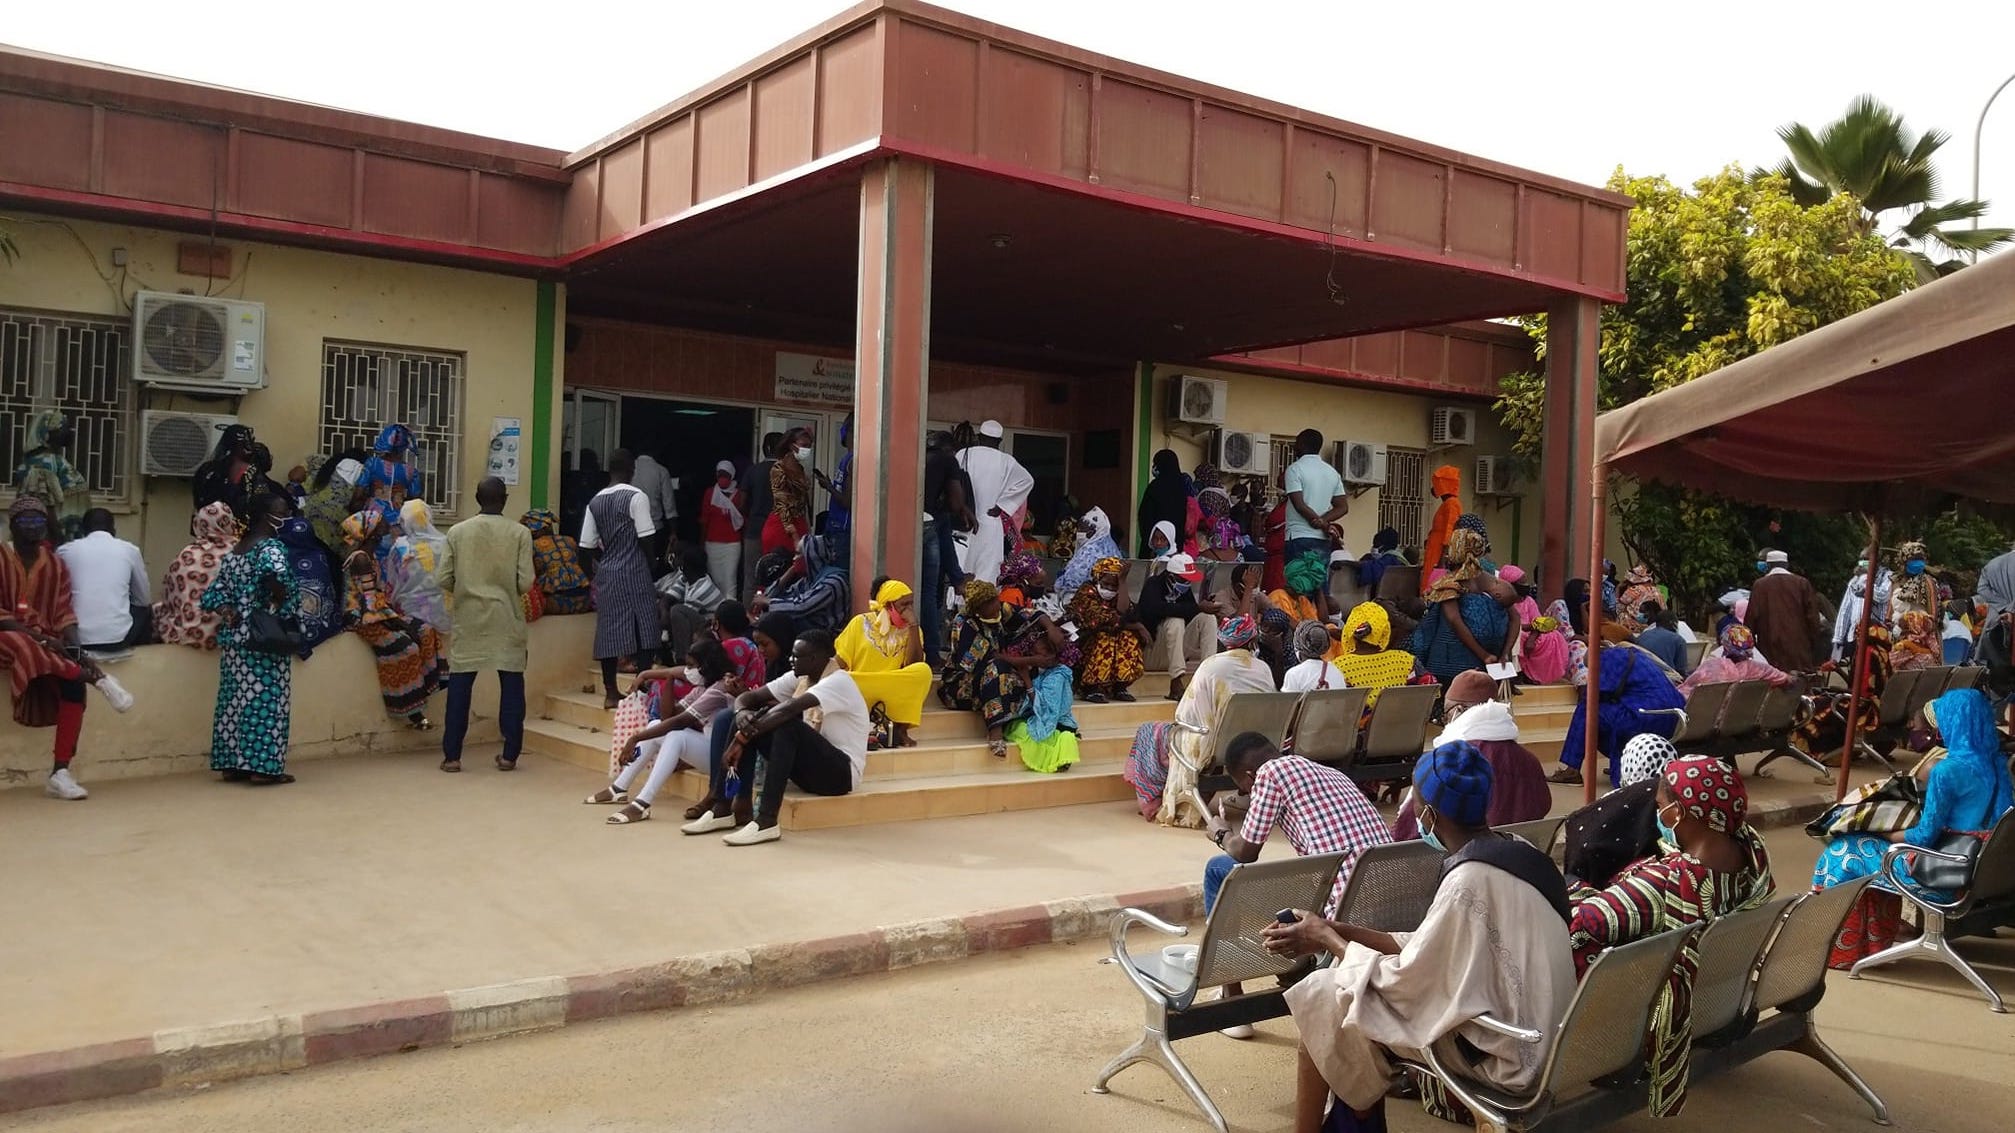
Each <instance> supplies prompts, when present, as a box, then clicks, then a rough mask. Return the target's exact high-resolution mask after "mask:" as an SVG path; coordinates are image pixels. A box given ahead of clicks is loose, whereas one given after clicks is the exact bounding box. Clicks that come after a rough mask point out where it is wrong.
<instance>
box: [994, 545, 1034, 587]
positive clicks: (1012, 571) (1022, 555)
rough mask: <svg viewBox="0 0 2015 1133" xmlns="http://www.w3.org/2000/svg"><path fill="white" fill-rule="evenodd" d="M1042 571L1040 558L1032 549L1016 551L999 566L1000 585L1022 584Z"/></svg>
mask: <svg viewBox="0 0 2015 1133" xmlns="http://www.w3.org/2000/svg"><path fill="white" fill-rule="evenodd" d="M1041 573H1042V560H1041V559H1039V558H1037V557H1036V556H1035V553H1034V552H1033V551H1026V550H1024V551H1016V552H1015V553H1014V554H1012V555H1009V556H1008V557H1007V559H1006V561H1004V562H1002V563H1001V566H1000V576H999V577H1000V585H1002V586H1017V587H1018V586H1023V585H1025V584H1027V582H1028V581H1029V580H1030V579H1032V578H1034V577H1035V576H1036V575H1038V574H1041Z"/></svg>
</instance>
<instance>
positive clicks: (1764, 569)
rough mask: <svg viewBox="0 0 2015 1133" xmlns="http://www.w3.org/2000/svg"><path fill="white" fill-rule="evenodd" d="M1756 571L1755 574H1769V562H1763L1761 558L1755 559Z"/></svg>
mask: <svg viewBox="0 0 2015 1133" xmlns="http://www.w3.org/2000/svg"><path fill="white" fill-rule="evenodd" d="M1756 573H1757V574H1769V573H1770V564H1769V563H1766V562H1764V561H1763V560H1762V559H1757V560H1756Z"/></svg>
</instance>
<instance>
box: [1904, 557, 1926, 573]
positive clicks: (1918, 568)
mask: <svg viewBox="0 0 2015 1133" xmlns="http://www.w3.org/2000/svg"><path fill="white" fill-rule="evenodd" d="M1903 569H1904V571H1905V572H1906V573H1909V574H1923V573H1924V560H1923V559H1911V560H1910V561H1909V562H1907V563H1904V564H1903Z"/></svg>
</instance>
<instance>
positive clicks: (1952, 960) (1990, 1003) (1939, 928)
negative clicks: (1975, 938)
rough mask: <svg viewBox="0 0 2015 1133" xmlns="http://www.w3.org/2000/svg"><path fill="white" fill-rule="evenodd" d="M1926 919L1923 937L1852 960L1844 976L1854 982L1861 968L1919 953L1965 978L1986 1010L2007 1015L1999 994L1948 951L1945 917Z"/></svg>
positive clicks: (1950, 950)
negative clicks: (1853, 962)
mask: <svg viewBox="0 0 2015 1133" xmlns="http://www.w3.org/2000/svg"><path fill="white" fill-rule="evenodd" d="M1926 920H1927V922H1928V923H1927V924H1925V926H1924V935H1922V936H1920V937H1918V938H1917V939H1915V940H1906V941H1904V942H1903V943H1901V944H1895V945H1891V946H1890V947H1888V948H1884V949H1883V950H1882V951H1880V952H1877V953H1876V954H1875V955H1873V956H1868V957H1865V958H1863V959H1861V960H1858V961H1856V962H1855V964H1854V967H1853V968H1852V969H1851V970H1849V971H1848V973H1847V974H1848V975H1849V976H1850V977H1852V978H1854V979H1857V980H1858V979H1860V978H1861V972H1862V970H1863V969H1865V968H1879V967H1882V966H1883V965H1884V964H1893V963H1895V962H1896V961H1898V960H1902V959H1907V958H1909V957H1911V956H1917V955H1920V954H1921V955H1926V956H1931V957H1934V958H1936V959H1939V960H1943V961H1945V963H1946V965H1947V966H1948V967H1950V968H1952V970H1954V971H1956V972H1958V973H1959V974H1960V975H1962V976H1965V977H1966V982H1967V983H1970V984H1972V985H1973V986H1974V988H1976V989H1977V990H1978V991H1979V992H1980V994H1981V995H1983V996H1986V997H1987V1008H1988V1010H1990V1011H1993V1012H1995V1013H1997V1014H2002V1015H2005V1014H2007V1013H2008V1008H2007V1006H2006V1005H2005V1004H2003V1003H2002V1002H2001V993H1999V992H1997V991H1995V990H1994V988H1993V987H1992V986H1991V985H1990V984H1988V982H1987V981H1986V980H1985V979H1982V978H1981V976H1980V973H1979V972H1976V971H1974V970H1973V965H1971V964H1969V963H1967V962H1966V958H1965V957H1964V956H1961V955H1960V954H1959V953H1957V952H1955V951H1953V950H1952V942H1951V941H1949V940H1947V939H1945V918H1944V917H1942V916H1938V915H1936V914H1932V915H1931V916H1929V917H1927V918H1926Z"/></svg>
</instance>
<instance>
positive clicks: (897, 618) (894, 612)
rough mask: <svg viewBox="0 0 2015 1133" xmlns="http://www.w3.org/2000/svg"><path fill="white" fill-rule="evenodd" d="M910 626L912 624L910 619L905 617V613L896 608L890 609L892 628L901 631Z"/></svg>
mask: <svg viewBox="0 0 2015 1133" xmlns="http://www.w3.org/2000/svg"><path fill="white" fill-rule="evenodd" d="M908 624H910V623H909V619H908V618H905V617H903V612H902V611H901V610H900V609H897V608H896V607H894V606H890V607H889V625H890V626H892V627H894V628H895V629H901V628H903V627H904V626H906V625H908Z"/></svg>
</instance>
